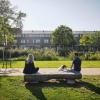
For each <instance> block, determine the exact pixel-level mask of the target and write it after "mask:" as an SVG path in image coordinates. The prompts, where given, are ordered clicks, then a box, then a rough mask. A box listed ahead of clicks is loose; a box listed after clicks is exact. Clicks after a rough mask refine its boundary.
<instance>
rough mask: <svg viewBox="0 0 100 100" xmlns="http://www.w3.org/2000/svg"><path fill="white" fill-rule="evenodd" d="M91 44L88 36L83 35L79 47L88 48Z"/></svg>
mask: <svg viewBox="0 0 100 100" xmlns="http://www.w3.org/2000/svg"><path fill="white" fill-rule="evenodd" d="M91 44H92V39H91V37H90V35H89V34H85V35H83V36H82V37H81V38H80V45H83V46H89V45H91Z"/></svg>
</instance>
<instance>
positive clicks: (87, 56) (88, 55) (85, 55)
mask: <svg viewBox="0 0 100 100" xmlns="http://www.w3.org/2000/svg"><path fill="white" fill-rule="evenodd" d="M75 52H76V51H72V52H70V53H69V59H71V60H72V59H73V57H74V53H75ZM78 53H79V56H80V58H81V59H82V60H100V52H99V51H97V52H78Z"/></svg>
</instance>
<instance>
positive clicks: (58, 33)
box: [52, 25, 75, 55]
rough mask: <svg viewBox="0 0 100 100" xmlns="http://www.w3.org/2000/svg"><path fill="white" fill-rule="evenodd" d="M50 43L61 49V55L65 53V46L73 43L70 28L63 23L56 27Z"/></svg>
mask: <svg viewBox="0 0 100 100" xmlns="http://www.w3.org/2000/svg"><path fill="white" fill-rule="evenodd" d="M52 44H53V45H54V46H56V47H57V48H59V49H60V51H62V52H61V55H66V51H67V50H66V49H67V47H68V46H72V45H74V44H75V39H74V36H73V34H72V29H70V28H69V27H66V26H64V25H60V26H59V27H57V28H56V29H55V30H54V32H53V33H52Z"/></svg>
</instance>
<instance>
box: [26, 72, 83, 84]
mask: <svg viewBox="0 0 100 100" xmlns="http://www.w3.org/2000/svg"><path fill="white" fill-rule="evenodd" d="M81 78H82V74H81V73H80V72H62V71H55V72H38V73H35V74H24V81H25V82H39V81H48V80H50V79H66V80H68V83H75V79H81Z"/></svg>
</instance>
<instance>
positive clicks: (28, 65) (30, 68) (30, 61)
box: [23, 54, 39, 74]
mask: <svg viewBox="0 0 100 100" xmlns="http://www.w3.org/2000/svg"><path fill="white" fill-rule="evenodd" d="M38 70H39V68H38V67H37V68H36V67H35V65H34V56H33V55H32V54H29V55H28V57H27V59H26V61H25V67H24V70H23V73H24V74H33V73H36V72H38Z"/></svg>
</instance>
